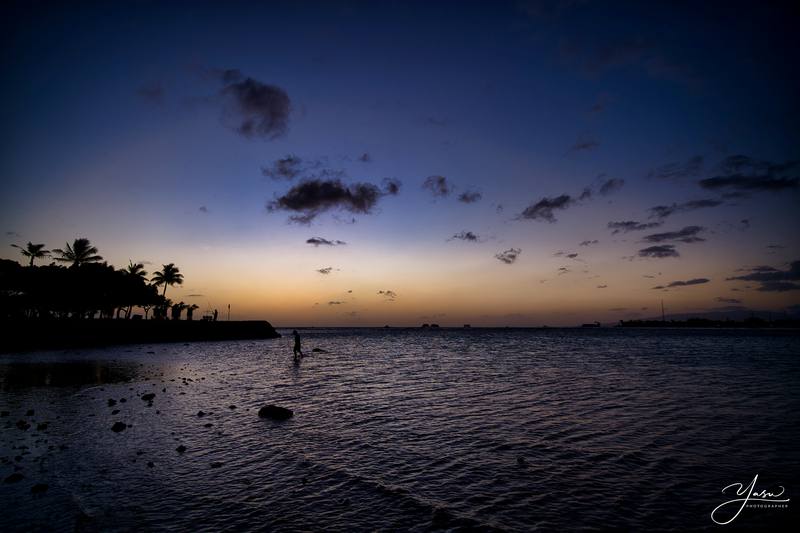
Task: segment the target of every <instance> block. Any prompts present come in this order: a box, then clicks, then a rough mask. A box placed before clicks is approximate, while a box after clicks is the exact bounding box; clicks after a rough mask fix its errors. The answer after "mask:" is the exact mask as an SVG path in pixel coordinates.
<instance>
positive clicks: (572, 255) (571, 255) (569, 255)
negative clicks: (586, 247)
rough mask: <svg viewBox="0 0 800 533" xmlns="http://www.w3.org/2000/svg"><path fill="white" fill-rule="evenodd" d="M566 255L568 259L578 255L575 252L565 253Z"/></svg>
mask: <svg viewBox="0 0 800 533" xmlns="http://www.w3.org/2000/svg"><path fill="white" fill-rule="evenodd" d="M567 257H569V258H570V259H575V258H576V257H578V254H575V253H572V254H567Z"/></svg>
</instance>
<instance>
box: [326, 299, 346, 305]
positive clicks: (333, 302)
mask: <svg viewBox="0 0 800 533" xmlns="http://www.w3.org/2000/svg"><path fill="white" fill-rule="evenodd" d="M346 303H347V302H341V301H339V300H331V301H330V302H328V305H344V304H346Z"/></svg>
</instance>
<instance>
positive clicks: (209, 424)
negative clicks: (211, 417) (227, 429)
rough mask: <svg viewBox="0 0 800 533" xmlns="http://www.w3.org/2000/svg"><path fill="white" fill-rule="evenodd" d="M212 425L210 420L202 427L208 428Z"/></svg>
mask: <svg viewBox="0 0 800 533" xmlns="http://www.w3.org/2000/svg"><path fill="white" fill-rule="evenodd" d="M213 425H214V424H212V423H210V422H209V423H208V424H203V427H204V428H210V427H211V426H213Z"/></svg>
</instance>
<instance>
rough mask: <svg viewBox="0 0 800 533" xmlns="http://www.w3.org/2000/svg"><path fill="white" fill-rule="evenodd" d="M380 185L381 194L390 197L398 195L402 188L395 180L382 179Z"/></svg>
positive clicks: (401, 184) (401, 183)
mask: <svg viewBox="0 0 800 533" xmlns="http://www.w3.org/2000/svg"><path fill="white" fill-rule="evenodd" d="M381 183H382V185H383V193H384V194H390V195H392V196H394V195H396V194H398V193H399V192H400V187H402V186H403V182H401V181H400V180H398V179H395V178H383V181H382V182H381Z"/></svg>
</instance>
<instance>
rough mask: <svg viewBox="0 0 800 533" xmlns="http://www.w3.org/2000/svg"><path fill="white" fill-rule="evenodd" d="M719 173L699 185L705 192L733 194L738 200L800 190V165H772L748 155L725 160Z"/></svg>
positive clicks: (793, 162)
mask: <svg viewBox="0 0 800 533" xmlns="http://www.w3.org/2000/svg"><path fill="white" fill-rule="evenodd" d="M718 171H719V174H718V175H716V176H713V177H711V178H706V179H702V180H700V181H699V182H698V184H699V185H700V186H701V187H702V188H704V189H708V190H712V191H725V192H730V193H734V194H736V195H737V196H743V195H747V194H749V193H753V192H762V191H771V192H778V191H784V190H790V189H791V190H796V189H800V177H798V176H800V161H786V162H784V163H771V162H769V161H761V160H758V159H754V158H752V157H748V156H744V155H732V156H728V157H726V158H725V159H723V160H722V162H721V163H720V165H719V169H718Z"/></svg>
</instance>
